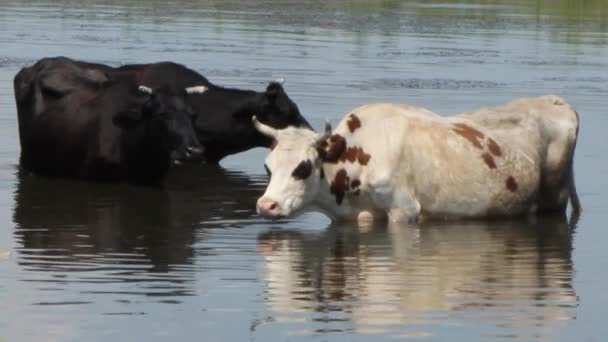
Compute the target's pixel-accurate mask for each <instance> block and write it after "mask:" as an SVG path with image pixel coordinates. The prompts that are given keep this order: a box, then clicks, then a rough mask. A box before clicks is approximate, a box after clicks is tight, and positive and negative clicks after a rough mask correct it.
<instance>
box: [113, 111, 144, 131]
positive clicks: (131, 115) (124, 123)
mask: <svg viewBox="0 0 608 342" xmlns="http://www.w3.org/2000/svg"><path fill="white" fill-rule="evenodd" d="M141 119H142V115H141V112H140V111H137V110H135V109H131V110H125V111H122V112H118V113H116V114H115V115H114V117H113V118H112V122H113V123H114V124H115V125H116V126H118V127H120V128H131V127H133V126H135V125H136V124H137V123H138V122H139V121H141Z"/></svg>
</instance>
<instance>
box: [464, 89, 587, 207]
mask: <svg viewBox="0 0 608 342" xmlns="http://www.w3.org/2000/svg"><path fill="white" fill-rule="evenodd" d="M456 117H463V118H466V119H467V120H471V121H473V122H475V123H477V124H479V125H481V126H483V127H484V128H485V129H487V130H488V131H489V132H491V133H492V134H494V135H496V136H497V137H499V139H502V140H505V141H509V143H510V144H511V145H513V146H517V147H518V148H520V150H521V151H528V152H526V153H528V154H529V155H536V156H537V157H536V158H534V161H535V162H536V163H538V165H539V166H538V167H539V169H540V170H541V174H542V175H543V177H542V180H541V184H540V188H539V194H538V197H539V199H538V204H539V207H540V208H539V209H540V210H551V211H552V210H562V209H563V208H565V207H566V205H567V203H568V196H569V194H570V189H569V187H570V182H574V180H573V174H572V163H573V157H574V149H575V147H576V140H577V136H578V125H579V117H578V113H577V112H576V111H575V110H574V108H572V106H570V105H569V104H568V103H567V102H566V101H565V100H564V99H562V98H561V97H559V96H555V95H545V96H539V97H524V98H520V99H516V100H513V101H511V102H508V103H506V104H504V105H500V106H496V107H485V108H481V109H479V110H477V111H474V112H468V113H462V114H458V115H457V116H456Z"/></svg>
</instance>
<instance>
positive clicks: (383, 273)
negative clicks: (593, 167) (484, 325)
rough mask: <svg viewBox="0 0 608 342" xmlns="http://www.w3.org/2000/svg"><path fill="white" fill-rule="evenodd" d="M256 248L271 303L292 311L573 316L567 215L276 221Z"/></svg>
mask: <svg viewBox="0 0 608 342" xmlns="http://www.w3.org/2000/svg"><path fill="white" fill-rule="evenodd" d="M258 250H259V252H260V254H262V255H263V256H264V258H265V263H266V265H265V267H264V268H265V273H266V274H265V276H264V278H265V280H266V282H267V289H266V291H265V293H267V296H268V302H269V305H270V306H271V307H272V309H274V310H275V311H278V312H286V313H287V314H292V313H293V312H301V311H307V310H315V311H317V312H327V311H331V310H340V311H342V310H343V311H344V312H346V313H348V316H349V317H350V320H352V321H353V322H355V323H358V324H363V325H364V326H366V327H369V325H378V326H380V327H381V328H380V329H388V330H390V329H393V328H395V330H398V328H397V327H399V326H402V327H404V326H407V324H410V323H411V324H416V322H420V321H421V320H424V319H426V318H427V317H429V316H432V317H439V316H442V314H441V312H442V311H446V312H450V313H449V314H448V315H447V317H450V318H453V319H456V320H457V319H458V316H457V315H459V314H462V313H464V315H465V316H466V315H467V314H470V313H472V312H475V311H476V310H480V308H481V309H483V310H491V309H492V308H494V309H496V310H498V311H500V313H501V314H502V315H503V316H502V318H500V317H499V318H496V320H497V321H496V322H493V323H494V324H495V325H496V326H499V325H503V326H504V325H507V324H508V320H509V319H510V318H511V317H509V315H508V314H509V312H510V311H509V310H511V312H512V314H513V319H516V320H518V322H520V321H521V322H523V321H525V320H529V321H530V322H532V323H531V324H537V325H542V326H545V327H552V326H554V325H557V324H560V323H559V322H561V321H563V320H569V319H572V318H573V314H574V313H573V308H574V307H576V305H577V297H576V294H575V292H574V289H573V288H572V259H571V252H572V229H571V226H570V225H569V224H568V222H567V220H566V218H565V216H560V215H558V216H554V217H539V218H535V219H533V220H530V221H527V220H524V219H521V220H507V221H492V222H481V221H478V222H456V223H454V222H451V223H447V222H442V223H437V224H424V225H421V226H403V227H402V226H389V227H388V229H387V227H386V226H384V227H382V226H378V227H371V228H370V229H369V230H367V231H358V230H357V228H355V227H352V226H349V225H344V224H341V225H338V224H333V225H330V226H329V227H328V229H327V230H325V231H323V232H321V233H319V232H317V233H315V234H307V233H305V232H302V231H281V230H271V231H268V232H265V233H263V234H261V235H260V236H259V237H258ZM311 302H313V303H314V304H311ZM488 315H490V316H491V314H488ZM332 317H333V316H332ZM319 322H323V319H321V318H319ZM395 333H396V334H399V333H400V332H399V331H395ZM401 333H402V332H401Z"/></svg>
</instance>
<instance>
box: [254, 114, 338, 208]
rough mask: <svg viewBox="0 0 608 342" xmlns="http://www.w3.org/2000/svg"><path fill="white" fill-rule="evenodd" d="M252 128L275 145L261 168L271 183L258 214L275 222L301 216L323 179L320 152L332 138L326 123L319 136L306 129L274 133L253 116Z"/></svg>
mask: <svg viewBox="0 0 608 342" xmlns="http://www.w3.org/2000/svg"><path fill="white" fill-rule="evenodd" d="M253 124H254V126H255V128H256V129H257V130H258V131H259V132H260V133H262V134H264V135H266V136H268V137H270V138H272V139H273V140H274V141H275V147H274V148H273V149H272V150H271V151H270V154H269V155H268V156H267V157H266V161H265V165H264V166H265V168H266V172H267V173H268V176H269V177H270V182H269V184H268V187H267V188H266V192H265V193H264V195H263V196H262V197H261V198H259V199H258V201H257V211H258V213H259V214H260V215H261V216H263V217H265V218H270V219H277V218H281V217H288V216H292V215H295V214H297V213H299V212H301V211H302V210H303V209H304V208H305V207H306V206H307V205H309V204H310V203H311V202H313V200H314V199H315V197H316V196H317V194H318V192H319V188H320V184H321V181H322V177H323V169H322V166H323V165H322V163H323V160H322V158H321V154H320V150H321V146H322V144H323V143H324V142H325V141H326V140H327V138H328V137H329V135H330V134H331V127H330V125H329V123H327V124H326V126H325V133H324V134H322V135H321V134H317V133H315V132H314V131H313V130H311V129H308V128H297V127H288V128H285V129H276V128H273V127H270V126H268V125H265V124H262V123H261V122H259V121H258V120H257V119H256V117H255V116H254V117H253Z"/></svg>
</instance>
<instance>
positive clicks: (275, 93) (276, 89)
mask: <svg viewBox="0 0 608 342" xmlns="http://www.w3.org/2000/svg"><path fill="white" fill-rule="evenodd" d="M282 94H285V90H284V89H283V86H282V85H281V83H279V82H270V84H268V87H266V97H267V98H268V99H269V100H270V101H274V100H275V99H276V98H277V97H279V96H280V95H282Z"/></svg>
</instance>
